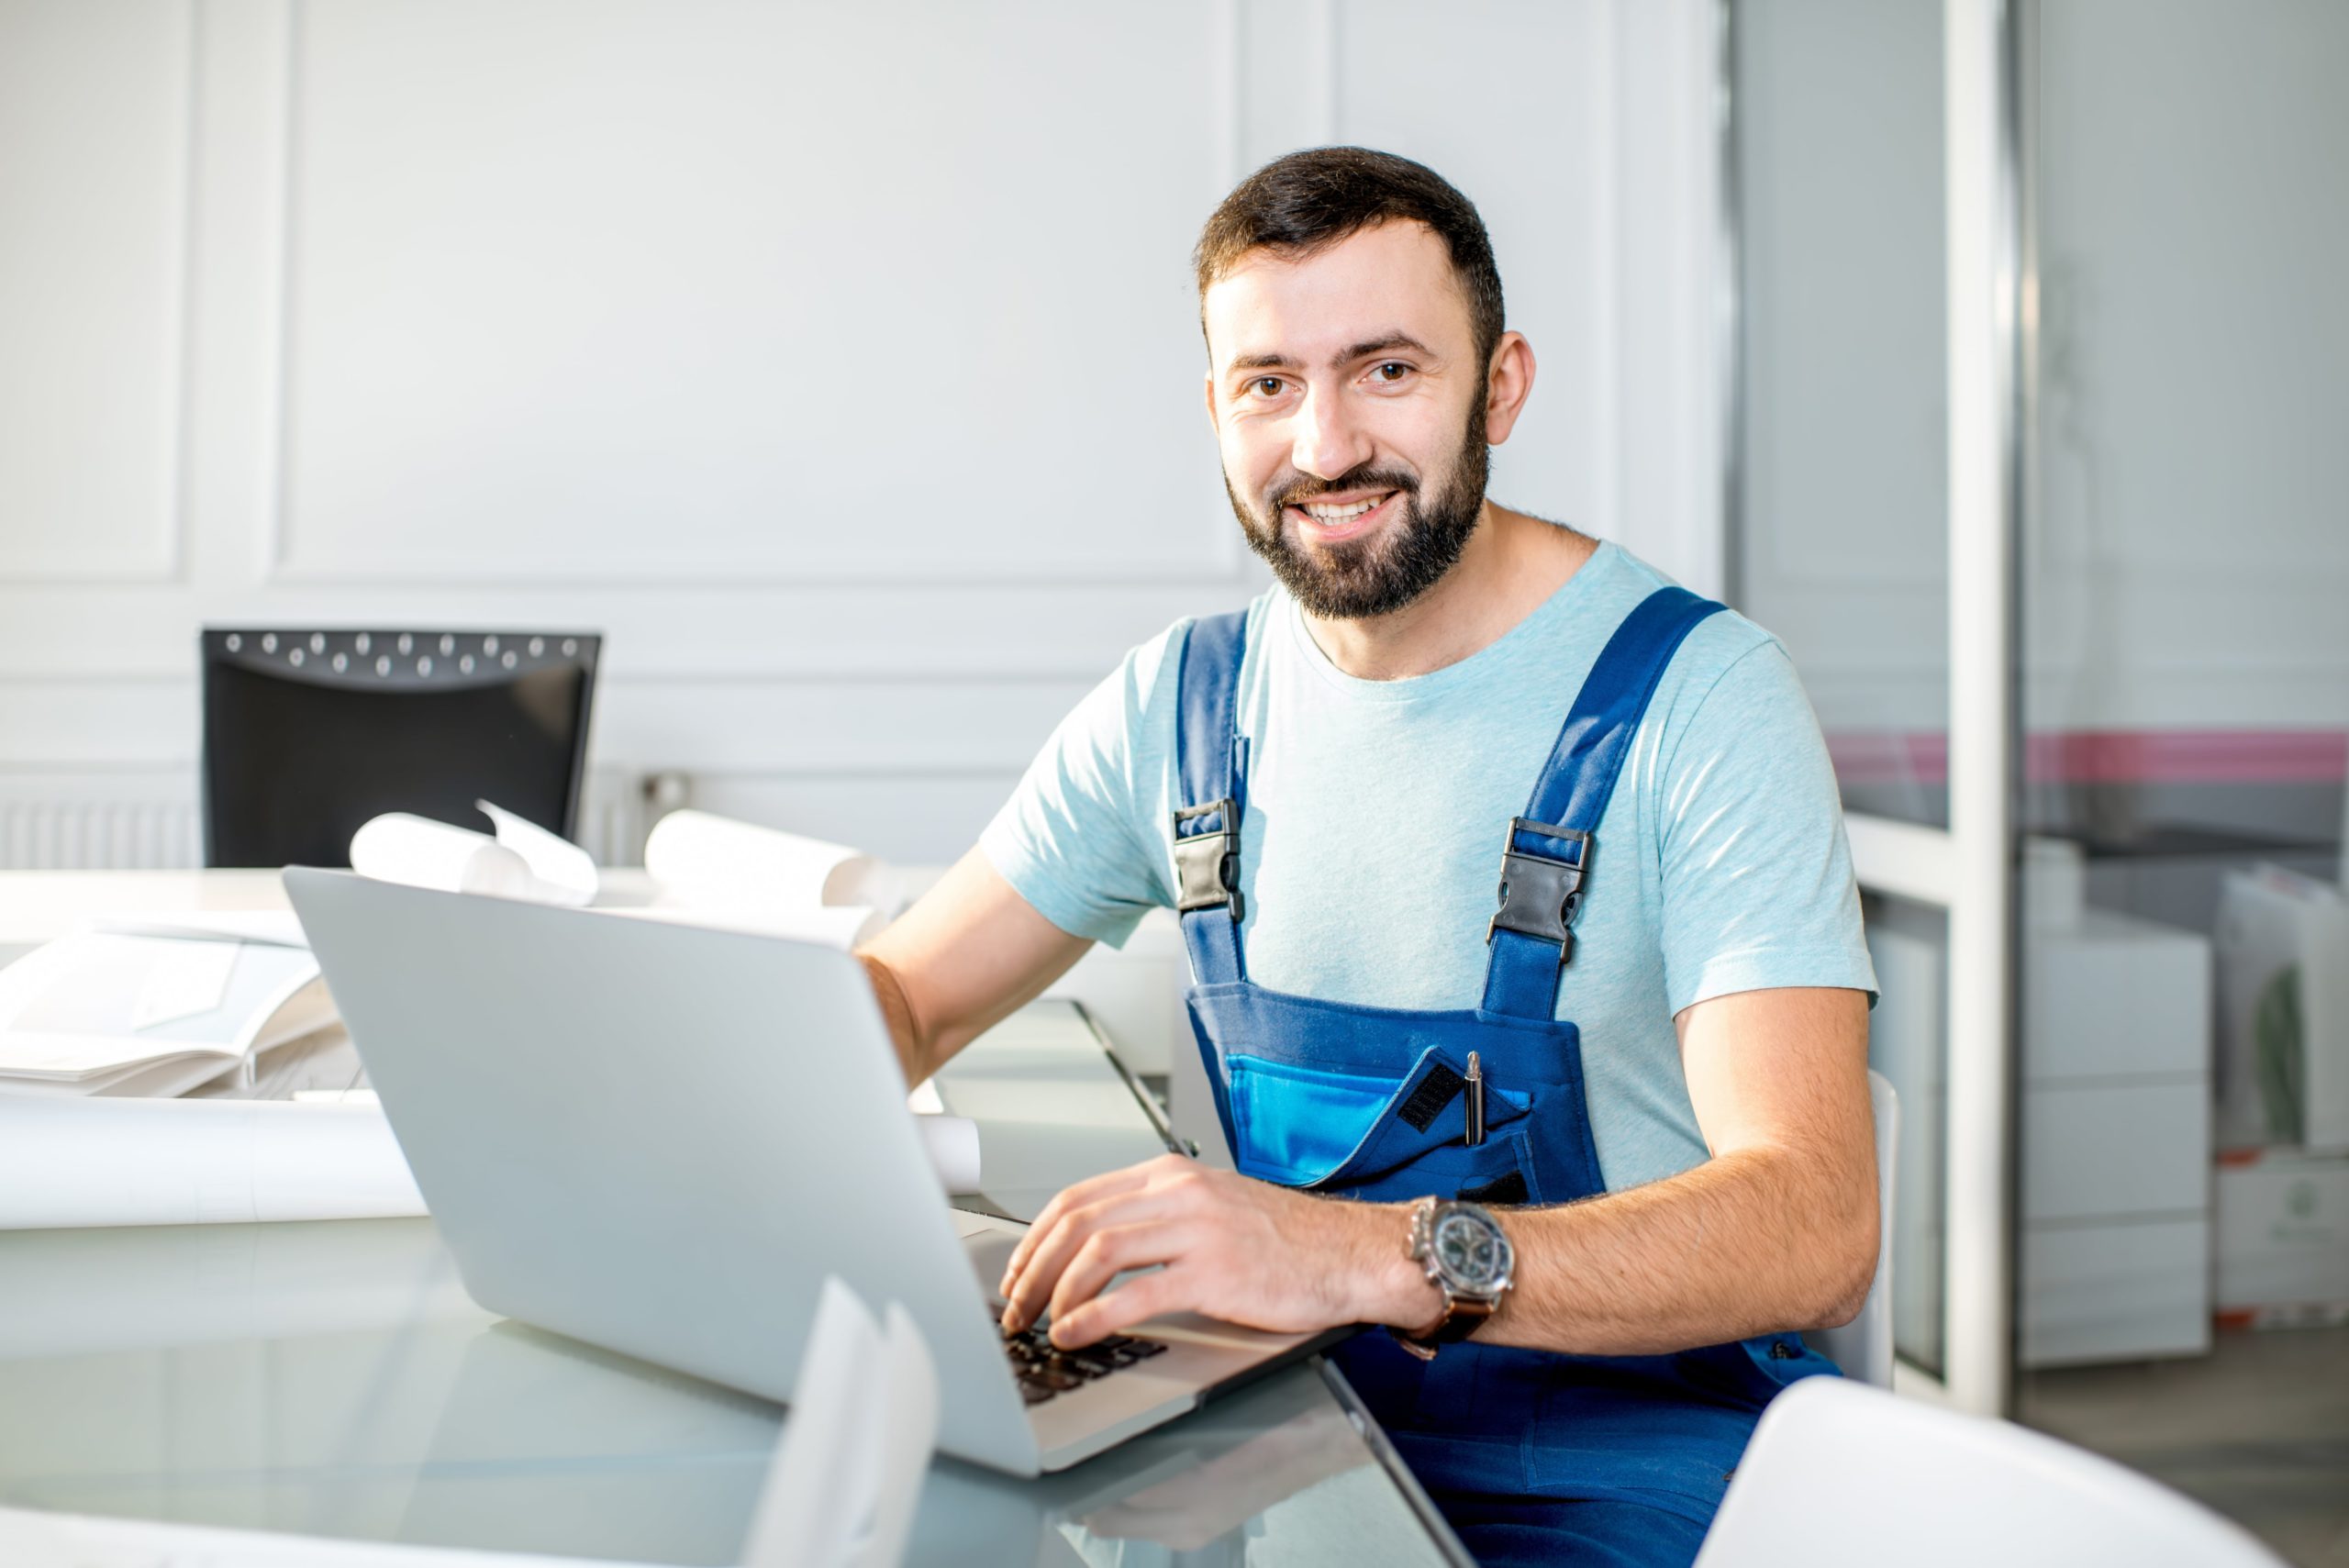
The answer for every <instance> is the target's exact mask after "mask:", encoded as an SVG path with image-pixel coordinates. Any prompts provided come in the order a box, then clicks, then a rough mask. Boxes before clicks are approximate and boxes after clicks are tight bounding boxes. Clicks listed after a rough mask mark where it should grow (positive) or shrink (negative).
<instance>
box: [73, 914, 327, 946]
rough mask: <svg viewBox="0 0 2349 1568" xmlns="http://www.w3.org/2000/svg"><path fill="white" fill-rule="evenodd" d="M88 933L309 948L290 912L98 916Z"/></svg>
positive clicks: (90, 922)
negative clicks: (90, 931)
mask: <svg viewBox="0 0 2349 1568" xmlns="http://www.w3.org/2000/svg"><path fill="white" fill-rule="evenodd" d="M88 929H91V930H93V931H96V932H98V933H99V934H100V935H102V936H116V937H169V938H171V939H172V940H174V941H183V942H249V943H252V944H255V945H258V946H262V947H279V948H306V947H308V946H309V945H310V939H309V938H307V937H306V936H304V935H303V934H302V922H301V921H300V920H298V919H296V918H295V915H294V911H293V910H291V909H178V910H172V911H170V912H167V913H162V914H153V915H143V914H129V915H98V916H94V917H91V919H90V921H89V926H88Z"/></svg>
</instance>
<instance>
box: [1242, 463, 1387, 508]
mask: <svg viewBox="0 0 2349 1568" xmlns="http://www.w3.org/2000/svg"><path fill="white" fill-rule="evenodd" d="M1348 490H1396V491H1400V492H1401V493H1402V494H1403V495H1408V496H1411V497H1413V498H1415V499H1416V498H1417V497H1418V495H1419V479H1418V478H1417V477H1416V476H1415V475H1412V474H1408V473H1401V472H1399V471H1397V470H1395V469H1389V468H1373V467H1372V466H1370V465H1369V464H1368V463H1364V464H1363V465H1362V466H1361V467H1359V468H1350V469H1348V470H1346V472H1345V473H1341V474H1340V475H1338V476H1337V477H1336V478H1335V479H1319V478H1316V477H1314V476H1312V475H1310V474H1298V475H1297V477H1296V478H1294V479H1292V480H1289V481H1287V482H1286V483H1285V484H1282V485H1281V487H1280V488H1279V489H1277V490H1274V491H1270V492H1267V493H1266V495H1265V497H1264V506H1265V509H1266V510H1267V511H1269V512H1271V513H1272V515H1273V516H1274V517H1279V516H1280V515H1281V508H1282V507H1284V506H1304V505H1305V504H1306V503H1307V502H1308V501H1312V500H1316V499H1318V498H1319V497H1320V496H1323V495H1341V494H1342V493H1344V492H1345V491H1348Z"/></svg>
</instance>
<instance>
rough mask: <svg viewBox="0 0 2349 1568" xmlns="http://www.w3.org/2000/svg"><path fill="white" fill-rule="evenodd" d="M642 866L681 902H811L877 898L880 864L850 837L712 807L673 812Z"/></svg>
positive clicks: (649, 842)
mask: <svg viewBox="0 0 2349 1568" xmlns="http://www.w3.org/2000/svg"><path fill="white" fill-rule="evenodd" d="M644 869H645V872H646V873H648V874H649V875H650V876H651V878H652V880H653V881H654V882H656V883H658V884H661V889H662V892H663V893H665V894H667V895H670V896H671V897H674V898H675V899H677V900H679V901H680V902H683V903H687V904H702V905H713V906H732V905H783V906H796V907H801V908H805V907H809V906H817V905H826V904H830V905H843V904H869V903H872V902H874V897H873V889H872V888H871V886H870V885H869V884H870V883H871V881H872V878H873V876H874V873H875V871H876V870H877V863H876V862H874V859H873V858H872V857H871V856H870V855H866V854H863V853H861V852H859V851H855V850H852V849H850V848H849V847H848V846H847V845H845V844H829V843H826V842H825V841H824V840H821V839H803V838H801V837H800V836H799V835H798V834H796V833H785V832H782V831H780V830H779V829H776V828H760V827H756V826H754V825H753V824H751V823H748V822H737V821H735V820H733V819H732V818H731V817H716V816H712V815H711V814H710V813H708V812H707V811H672V812H671V813H669V815H668V816H666V817H662V818H661V820H660V821H659V822H657V823H655V824H653V827H652V832H651V835H650V836H649V837H647V838H646V840H644Z"/></svg>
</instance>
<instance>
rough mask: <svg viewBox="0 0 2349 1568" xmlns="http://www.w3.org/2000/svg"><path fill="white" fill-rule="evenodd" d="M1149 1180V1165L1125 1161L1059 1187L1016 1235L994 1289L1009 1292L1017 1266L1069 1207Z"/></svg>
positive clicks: (1022, 1265)
mask: <svg viewBox="0 0 2349 1568" xmlns="http://www.w3.org/2000/svg"><path fill="white" fill-rule="evenodd" d="M1149 1180H1150V1166H1149V1165H1146V1164H1144V1165H1129V1166H1127V1167H1126V1168H1125V1169H1124V1170H1122V1171H1110V1172H1108V1173H1104V1174H1102V1175H1098V1176H1087V1177H1086V1178H1085V1180H1083V1181H1081V1182H1078V1183H1076V1184H1074V1185H1073V1186H1067V1187H1063V1188H1062V1189H1061V1190H1060V1191H1059V1192H1058V1193H1056V1194H1054V1195H1053V1196H1052V1202H1050V1203H1048V1204H1046V1205H1045V1206H1044V1209H1043V1212H1042V1213H1041V1214H1039V1215H1037V1216H1036V1222H1035V1223H1034V1224H1033V1225H1030V1227H1029V1228H1028V1233H1027V1234H1026V1235H1025V1236H1022V1237H1021V1238H1020V1239H1019V1245H1018V1246H1016V1247H1014V1248H1012V1250H1011V1261H1010V1262H1008V1263H1007V1264H1005V1265H1004V1270H1003V1283H1002V1284H999V1285H997V1286H996V1292H997V1293H998V1294H999V1295H1003V1296H1009V1295H1010V1294H1011V1286H1012V1283H1013V1282H1014V1281H1016V1280H1017V1279H1019V1272H1020V1270H1022V1269H1024V1268H1026V1267H1027V1266H1028V1260H1029V1258H1030V1256H1032V1255H1033V1254H1034V1252H1035V1251H1036V1249H1037V1248H1038V1247H1039V1246H1041V1245H1042V1243H1043V1240H1044V1238H1045V1237H1046V1236H1047V1235H1049V1234H1050V1233H1051V1231H1052V1228H1053V1227H1054V1226H1055V1225H1058V1224H1059V1223H1060V1221H1061V1218H1062V1217H1063V1215H1065V1214H1067V1213H1068V1211H1069V1210H1070V1209H1072V1208H1082V1207H1085V1205H1087V1204H1093V1203H1098V1202H1100V1201H1101V1200H1102V1199H1103V1198H1106V1197H1110V1196H1114V1195H1117V1194H1119V1193H1121V1192H1130V1191H1132V1190H1133V1189H1135V1188H1137V1187H1140V1186H1142V1185H1143V1184H1146V1183H1148V1182H1149Z"/></svg>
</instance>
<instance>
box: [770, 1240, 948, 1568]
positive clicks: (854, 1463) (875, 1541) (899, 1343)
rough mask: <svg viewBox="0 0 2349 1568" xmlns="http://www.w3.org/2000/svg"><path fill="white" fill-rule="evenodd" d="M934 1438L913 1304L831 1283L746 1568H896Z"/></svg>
mask: <svg viewBox="0 0 2349 1568" xmlns="http://www.w3.org/2000/svg"><path fill="white" fill-rule="evenodd" d="M937 1436H938V1369H937V1367H936V1365H935V1364H934V1363H933V1362H931V1361H930V1347H929V1345H928V1344H927V1343H925V1342H924V1341H923V1340H922V1337H921V1330H920V1329H918V1328H916V1327H915V1326H914V1320H913V1318H911V1317H909V1316H908V1315H907V1312H906V1309H905V1308H904V1307H900V1306H898V1305H897V1304H896V1303H895V1302H891V1303H890V1304H889V1310H888V1316H887V1319H886V1322H885V1324H884V1323H876V1322H875V1321H874V1318H873V1314H872V1313H871V1312H870V1311H868V1310H867V1309H866V1307H865V1306H864V1303H863V1302H862V1301H860V1300H859V1299H858V1298H857V1295H856V1293H855V1292H854V1291H852V1290H851V1289H850V1288H849V1287H848V1286H847V1285H846V1284H842V1283H841V1281H840V1280H839V1279H838V1278H836V1277H834V1278H827V1279H826V1280H825V1281H824V1289H823V1296H822V1297H821V1298H820V1299H819V1300H818V1303H817V1307H816V1322H815V1327H814V1328H813V1329H811V1330H810V1331H809V1333H808V1336H807V1351H805V1353H804V1354H802V1356H801V1357H800V1362H799V1376H798V1378H797V1379H796V1381H795V1382H794V1384H793V1385H792V1395H791V1416H790V1419H789V1421H788V1422H787V1423H786V1424H785V1427H784V1430H783V1441H782V1442H781V1443H780V1444H778V1445H777V1446H776V1449H775V1456H774V1468H773V1469H771V1470H770V1471H769V1472H768V1473H767V1484H766V1489H765V1490H764V1492H763V1493H762V1494H761V1496H760V1498H759V1506H758V1509H757V1512H756V1513H755V1514H754V1515H753V1516H752V1518H751V1533H750V1538H749V1540H748V1541H747V1542H746V1544H745V1545H744V1547H743V1549H742V1568H897V1563H898V1562H900V1561H901V1560H903V1558H904V1556H905V1551H906V1536H907V1532H908V1531H910V1530H911V1529H912V1528H913V1520H914V1509H915V1507H916V1505H918V1503H919V1502H920V1500H921V1486H922V1478H923V1477H924V1476H925V1475H927V1474H928V1473H929V1472H930V1446H931V1444H932V1442H933V1441H935V1440H936V1439H937Z"/></svg>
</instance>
